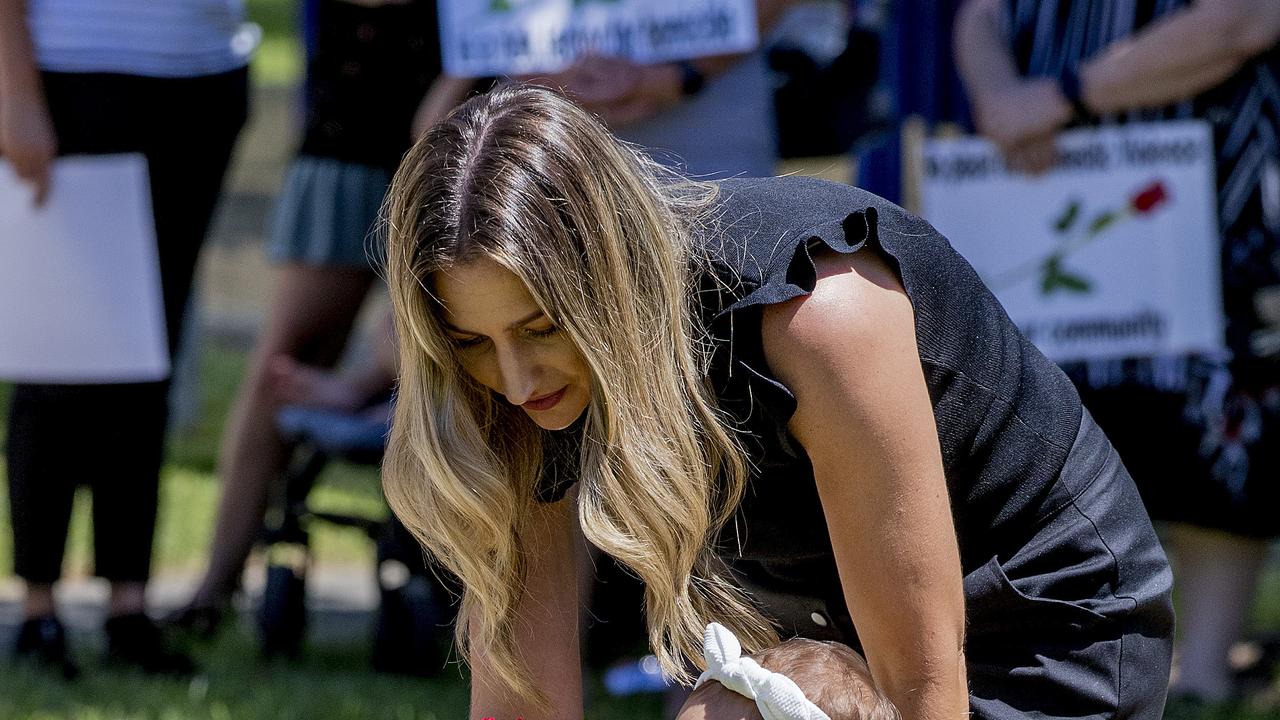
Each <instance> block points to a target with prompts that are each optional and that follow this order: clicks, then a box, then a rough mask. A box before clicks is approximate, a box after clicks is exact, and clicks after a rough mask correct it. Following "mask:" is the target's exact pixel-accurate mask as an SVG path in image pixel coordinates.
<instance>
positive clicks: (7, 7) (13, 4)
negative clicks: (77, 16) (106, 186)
mask: <svg viewBox="0 0 1280 720" xmlns="http://www.w3.org/2000/svg"><path fill="white" fill-rule="evenodd" d="M35 57H36V56H35V49H34V48H33V47H32V45H31V34H30V32H29V31H28V30H27V3H26V0H0V156H4V158H5V159H6V160H8V161H9V162H10V163H11V164H12V165H13V169H14V172H15V173H17V175H18V177H20V178H22V179H23V180H26V181H28V182H30V183H31V184H32V185H33V186H35V189H36V203H37V204H39V203H41V202H43V201H44V198H45V196H46V195H47V194H48V191H49V168H50V165H51V164H52V163H53V157H54V155H56V154H57V149H58V142H57V137H56V135H55V134H54V129H53V120H52V119H51V118H50V117H49V109H48V107H47V106H46V104H45V98H44V88H43V86H42V85H41V83H40V71H39V70H38V69H37V67H36V59H35Z"/></svg>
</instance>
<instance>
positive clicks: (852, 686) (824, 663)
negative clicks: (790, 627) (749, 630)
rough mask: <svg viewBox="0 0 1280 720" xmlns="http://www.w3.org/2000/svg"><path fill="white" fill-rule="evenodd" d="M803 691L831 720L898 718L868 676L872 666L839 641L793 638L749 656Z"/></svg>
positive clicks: (895, 711) (885, 719) (883, 719)
mask: <svg viewBox="0 0 1280 720" xmlns="http://www.w3.org/2000/svg"><path fill="white" fill-rule="evenodd" d="M751 657H752V658H753V659H754V660H755V661H756V662H758V663H760V666H761V667H763V668H764V669H766V670H769V671H771V672H776V673H781V674H783V675H786V676H787V677H789V678H791V681H792V682H794V683H795V684H796V685H798V686H799V687H800V689H801V690H802V691H804V696H805V697H806V698H808V699H809V702H811V703H813V704H814V705H817V706H818V707H819V708H821V709H822V711H823V712H825V713H826V714H827V715H829V716H830V717H831V720H900V718H899V715H898V709H897V708H896V707H894V706H893V703H891V702H889V699H888V698H887V697H885V695H884V693H882V692H880V690H879V688H877V687H876V685H875V681H874V680H872V679H871V668H869V667H868V666H867V661H866V660H863V659H862V656H861V655H859V654H858V653H856V652H854V650H853V649H852V648H850V647H849V646H847V645H843V644H841V643H838V642H823V641H819V640H809V639H808V638H792V639H791V640H788V641H787V642H784V643H782V644H781V645H776V646H774V647H771V648H767V649H765V650H761V651H760V652H758V653H755V654H754V655H752V656H751Z"/></svg>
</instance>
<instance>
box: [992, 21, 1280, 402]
mask: <svg viewBox="0 0 1280 720" xmlns="http://www.w3.org/2000/svg"><path fill="white" fill-rule="evenodd" d="M1189 5H1190V2H1188V0H1005V5H1004V8H1005V13H1004V18H1003V20H1004V23H1005V27H1004V30H1005V33H1006V37H1007V38H1008V41H1009V42H1010V46H1011V47H1012V48H1013V51H1014V55H1015V57H1016V59H1017V62H1018V64H1019V68H1020V70H1021V71H1022V73H1023V74H1024V75H1025V76H1028V77H1058V76H1059V75H1060V74H1061V72H1062V69H1063V68H1064V67H1071V68H1074V69H1077V70H1078V69H1079V68H1080V66H1081V65H1082V64H1083V63H1084V62H1085V61H1086V60H1088V59H1090V58H1092V57H1093V56H1095V55H1097V54H1098V53H1100V52H1101V51H1102V50H1103V49H1104V48H1106V47H1107V46H1108V45H1110V44H1112V43H1114V42H1116V41H1117V40H1120V39H1123V38H1125V37H1128V36H1130V35H1133V34H1135V33H1136V32H1139V31H1141V30H1142V29H1143V28H1145V27H1147V26H1148V25H1150V24H1151V23H1152V22H1153V21H1155V20H1157V19H1159V18H1162V17H1165V16H1168V15H1170V14H1172V13H1175V12H1178V11H1180V10H1182V9H1184V8H1186V7H1187V6H1189ZM1190 117H1195V118H1201V119H1204V120H1206V121H1208V122H1209V123H1210V125H1211V126H1212V128H1213V134H1214V143H1215V148H1216V152H1217V174H1218V177H1217V181H1218V219H1219V227H1220V230H1221V234H1222V239H1223V264H1222V271H1223V294H1224V309H1225V310H1226V313H1227V338H1226V339H1227V347H1228V349H1229V351H1230V352H1231V353H1232V354H1233V356H1234V358H1235V361H1236V362H1235V363H1233V364H1234V365H1235V366H1236V367H1235V369H1236V370H1237V371H1239V370H1240V369H1241V368H1242V366H1245V365H1248V366H1253V367H1252V368H1251V370H1253V369H1256V367H1257V365H1258V363H1256V362H1255V361H1257V360H1261V361H1263V363H1262V364H1263V366H1271V369H1269V370H1267V372H1268V374H1272V375H1274V373H1275V370H1274V368H1275V367H1276V366H1275V364H1274V363H1275V362H1276V361H1280V343H1275V342H1272V340H1273V339H1275V337H1277V333H1280V307H1270V306H1269V305H1273V304H1276V303H1271V302H1270V301H1269V300H1268V298H1272V299H1274V298H1277V297H1280V292H1278V291H1280V46H1276V47H1273V48H1271V50H1269V51H1267V52H1265V53H1263V54H1261V55H1258V56H1256V57H1254V58H1252V59H1251V60H1250V61H1248V62H1247V63H1245V65H1244V66H1243V67H1242V68H1241V69H1240V70H1239V71H1238V72H1237V73H1236V74H1235V75H1234V76H1232V77H1231V78H1230V79H1228V80H1227V81H1226V82H1224V83H1222V84H1221V85H1219V86H1217V87H1215V88H1213V89H1211V90H1209V91H1207V92H1204V93H1201V94H1200V95H1199V96H1197V97H1194V98H1188V99H1187V100H1184V101H1182V102H1179V103H1177V104H1174V105H1171V106H1169V107H1164V108H1155V109H1148V110H1139V111H1134V112H1129V113H1125V114H1123V115H1121V116H1113V117H1107V118H1103V119H1102V120H1103V122H1125V121H1137V120H1148V121H1149V120H1160V119H1168V118H1190ZM1187 374H1188V365H1187V363H1186V359H1184V358H1164V359H1161V360H1160V361H1158V362H1156V363H1153V364H1147V363H1137V364H1135V363H1133V362H1126V363H1123V364H1121V363H1118V362H1093V363H1089V368H1088V382H1089V384H1090V385H1093V386H1095V387H1099V386H1108V385H1115V384H1120V383H1124V382H1135V381H1136V382H1139V383H1140V384H1144V385H1149V384H1154V385H1158V386H1161V387H1162V388H1164V389H1168V390H1179V389H1182V386H1183V385H1184V384H1185V379H1186V376H1187Z"/></svg>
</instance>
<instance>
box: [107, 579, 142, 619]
mask: <svg viewBox="0 0 1280 720" xmlns="http://www.w3.org/2000/svg"><path fill="white" fill-rule="evenodd" d="M146 607H147V584H146V583H144V582H113V583H111V596H110V598H109V599H108V600H107V615H108V616H112V617H113V616H116V615H132V614H138V613H142V612H144V611H145V610H146Z"/></svg>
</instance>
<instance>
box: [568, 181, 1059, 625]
mask: <svg viewBox="0 0 1280 720" xmlns="http://www.w3.org/2000/svg"><path fill="white" fill-rule="evenodd" d="M720 188H721V197H720V200H719V203H720V207H719V208H717V210H718V212H717V215H718V216H719V217H720V220H719V222H718V225H717V226H716V227H715V228H714V230H713V231H712V232H710V233H709V234H708V237H705V238H703V239H702V241H701V242H702V245H703V246H704V247H705V248H706V251H707V254H708V256H709V259H710V261H711V273H710V274H709V275H706V276H704V277H703V282H702V288H703V292H702V295H701V296H702V298H703V302H702V306H703V308H704V310H705V319H706V321H707V323H708V327H709V329H710V330H711V332H712V334H713V336H714V337H715V343H714V344H715V355H714V356H713V361H712V373H711V381H712V384H713V387H714V388H715V391H716V397H717V400H718V401H719V403H720V406H721V407H722V408H723V409H724V410H726V411H727V412H728V413H729V414H730V415H731V416H732V417H733V418H734V419H735V420H737V422H738V423H739V424H740V429H741V432H742V437H743V441H744V445H745V447H746V450H747V453H748V455H749V456H750V460H751V467H752V473H751V477H750V481H749V486H748V489H747V492H746V496H745V498H744V500H743V502H742V505H741V507H740V508H739V510H738V516H737V518H735V521H733V522H730V523H729V524H728V526H727V527H726V529H725V532H724V534H723V536H722V537H721V542H720V547H721V550H722V553H721V554H722V555H723V556H724V557H725V559H726V560H727V561H728V562H729V563H730V564H731V566H732V567H733V568H734V570H735V571H736V572H738V573H739V574H740V576H741V577H742V579H743V580H744V581H745V582H746V584H748V585H749V586H750V587H751V589H752V590H753V592H754V593H755V594H756V595H757V596H758V597H761V598H762V599H763V600H764V601H765V602H766V604H767V603H768V602H769V594H770V590H771V589H773V590H776V591H777V592H779V593H783V594H785V593H789V592H793V591H794V590H795V588H796V587H797V585H803V586H804V589H805V592H806V594H810V595H819V596H821V597H824V598H826V599H828V600H829V602H828V606H829V607H833V608H842V607H843V606H844V602H843V595H842V591H841V588H840V581H839V577H838V575H837V572H836V567H835V559H834V556H833V554H832V550H831V541H830V538H829V536H828V533H827V527H826V522H825V520H824V517H823V513H822V506H821V503H820V501H819V497H818V492H817V487H816V484H815V482H814V478H813V471H812V467H811V466H810V463H809V460H808V458H807V456H806V455H805V453H804V450H803V448H802V447H800V445H799V444H798V443H797V442H796V441H795V440H794V438H792V437H791V435H790V433H788V431H787V423H788V421H789V420H790V418H791V416H792V414H793V413H794V412H795V407H796V403H795V397H794V396H793V395H792V393H791V392H790V391H789V390H788V389H787V388H786V386H784V385H783V384H782V383H781V382H779V381H778V380H777V379H776V378H775V377H774V376H773V374H772V372H771V371H770V369H769V367H768V365H767V363H766V362H765V360H764V352H763V347H762V343H761V338H760V308H761V307H762V306H765V305H770V304H773V303H779V302H784V301H786V300H789V299H792V298H795V297H798V296H800V295H804V294H807V293H809V292H811V291H812V290H813V288H814V286H815V284H816V272H815V270H814V265H813V262H812V260H811V259H810V256H811V253H812V252H813V251H814V250H815V249H818V248H819V247H820V246H825V247H827V248H830V249H832V250H835V251H837V252H841V253H852V252H856V251H863V252H866V251H876V252H881V253H883V255H884V256H886V257H887V258H888V259H889V260H890V261H891V264H892V265H893V266H894V267H895V269H896V270H897V272H898V275H899V277H900V278H901V280H902V284H903V286H904V288H905V289H906V292H907V296H908V297H909V298H910V300H911V304H912V306H913V308H914V310H915V316H916V340H917V344H918V346H919V350H920V363H921V366H922V367H923V369H924V376H925V381H926V384H927V386H928V390H929V396H930V398H931V400H932V403H933V411H934V417H935V420H936V422H937V428H938V440H939V443H940V445H941V448H942V459H943V464H944V469H945V472H946V480H947V485H948V489H949V491H950V496H951V502H952V508H953V514H954V517H955V523H956V531H957V534H958V540H959V546H960V555H961V563H962V566H963V569H964V572H965V573H966V574H967V573H969V572H970V571H971V570H973V569H974V568H976V567H979V566H981V565H983V564H984V563H986V562H987V561H988V560H989V559H991V558H992V557H995V556H1002V557H1007V556H1009V555H1012V554H1013V553H1014V552H1015V551H1016V550H1017V548H1018V547H1020V546H1021V544H1022V542H1023V541H1024V540H1025V538H1026V537H1029V535H1030V533H1031V531H1032V529H1033V527H1034V526H1035V525H1036V523H1037V522H1038V521H1039V520H1041V519H1042V518H1044V517H1046V516H1048V515H1049V514H1051V513H1052V512H1053V511H1054V510H1057V509H1059V508H1058V507H1056V506H1055V503H1056V504H1060V503H1061V501H1060V500H1059V499H1051V492H1050V491H1051V489H1052V487H1053V485H1054V483H1055V482H1056V481H1057V479H1058V476H1059V473H1060V472H1061V470H1062V468H1063V465H1064V463H1065V461H1066V458H1067V453H1068V451H1069V450H1070V448H1071V447H1072V443H1073V442H1074V441H1075V439H1076V435H1077V432H1078V431H1079V429H1080V426H1081V414H1082V410H1081V405H1080V400H1079V397H1078V395H1077V394H1076V391H1075V389H1074V388H1073V387H1072V385H1071V383H1070V382H1069V381H1068V380H1067V378H1066V376H1064V375H1063V374H1062V372H1061V371H1060V370H1059V369H1058V368H1057V367H1056V366H1055V365H1053V364H1052V363H1051V362H1049V361H1048V360H1047V359H1045V357H1044V356H1043V355H1041V354H1040V352H1039V351H1038V350H1036V349H1035V347H1034V346H1032V345H1031V344H1030V343H1029V342H1028V341H1027V340H1026V339H1025V338H1024V337H1023V336H1022V334H1021V333H1020V332H1019V331H1018V329H1017V328H1016V327H1015V326H1014V324H1013V323H1012V322H1011V321H1010V320H1009V318H1008V316H1007V315H1006V314H1005V312H1004V310H1003V309H1002V308H1001V307H1000V305H999V303H998V302H997V301H996V299H995V297H994V296H992V294H991V293H990V292H989V291H988V290H987V289H986V287H985V286H984V285H983V284H982V282H981V281H980V280H979V279H978V276H977V274H976V273H975V272H974V271H973V269H972V268H971V267H970V266H969V264H968V263H967V262H966V261H965V260H964V259H963V258H962V257H960V255H959V254H957V253H956V252H955V251H954V250H953V249H952V248H951V245H950V244H949V243H948V242H947V240H946V239H945V238H943V237H942V236H941V235H939V234H938V233H937V232H936V231H935V230H934V229H933V228H932V227H930V226H929V225H928V224H927V223H926V222H924V221H923V220H921V219H919V218H917V217H915V216H913V215H910V214H909V213H907V212H906V211H904V210H902V209H901V208H899V207H897V206H895V205H893V204H891V203H889V202H888V201H885V200H883V199H881V198H879V197H876V196H874V195H871V194H870V193H867V192H865V191H862V190H859V189H857V188H853V187H850V186H847V185H840V184H836V183H831V182H826V181H822V180H816V179H811V178H801V177H786V178H768V179H739V180H725V181H722V182H721V183H720ZM849 311H850V312H857V311H858V308H856V307H851V308H849ZM849 352H851V353H855V354H856V353H857V352H858V348H849ZM849 432H850V433H854V432H857V428H849ZM546 489H547V490H548V491H549V492H547V493H545V494H543V497H544V499H550V498H552V497H554V496H555V494H556V493H555V492H554V491H552V490H551V489H550V488H546ZM1055 497H1060V496H1055ZM739 547H741V553H740V554H739V552H738V548H739ZM836 619H837V622H839V623H840V624H847V619H846V618H840V617H837V618H836ZM846 629H847V628H846ZM833 630H834V628H833Z"/></svg>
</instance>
